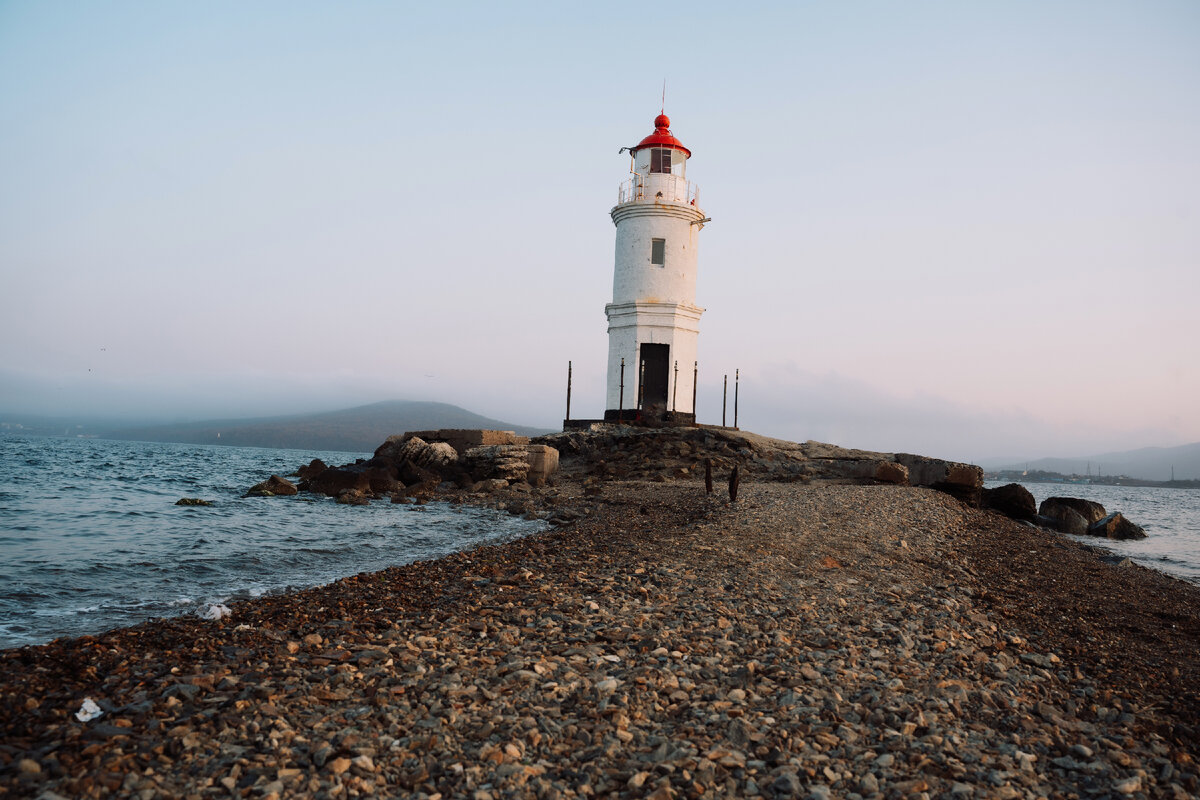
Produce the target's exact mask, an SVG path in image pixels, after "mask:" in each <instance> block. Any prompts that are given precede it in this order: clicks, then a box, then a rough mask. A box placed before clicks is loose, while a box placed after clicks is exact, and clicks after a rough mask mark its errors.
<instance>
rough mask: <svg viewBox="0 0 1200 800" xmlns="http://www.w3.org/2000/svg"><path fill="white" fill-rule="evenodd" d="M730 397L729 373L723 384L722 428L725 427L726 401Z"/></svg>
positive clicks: (726, 374)
mask: <svg viewBox="0 0 1200 800" xmlns="http://www.w3.org/2000/svg"><path fill="white" fill-rule="evenodd" d="M728 397H729V373H728V372H726V373H725V380H724V382H722V384H721V427H722V428H724V427H725V401H726V400H727V399H728Z"/></svg>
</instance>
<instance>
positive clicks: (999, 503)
mask: <svg viewBox="0 0 1200 800" xmlns="http://www.w3.org/2000/svg"><path fill="white" fill-rule="evenodd" d="M980 500H981V502H982V505H983V507H984V508H990V509H991V510H993V511H999V512H1000V513H1001V514H1003V515H1004V516H1006V517H1010V518H1012V519H1021V520H1025V521H1027V522H1032V521H1033V519H1034V517H1036V516H1037V513H1038V511H1037V501H1035V500H1034V499H1033V495H1032V494H1030V492H1029V490H1028V489H1026V488H1025V487H1024V486H1022V485H1021V484H1019V483H1009V484H1006V485H1004V486H1000V487H997V488H995V489H983V490H982V493H981V497H980Z"/></svg>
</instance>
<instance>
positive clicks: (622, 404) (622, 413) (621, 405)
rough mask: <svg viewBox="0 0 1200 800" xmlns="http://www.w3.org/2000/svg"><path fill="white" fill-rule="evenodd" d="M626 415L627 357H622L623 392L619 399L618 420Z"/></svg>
mask: <svg viewBox="0 0 1200 800" xmlns="http://www.w3.org/2000/svg"><path fill="white" fill-rule="evenodd" d="M624 416H625V359H623V358H622V359H621V394H620V395H619V397H618V399H617V422H620V421H621V420H622V419H623V418H624Z"/></svg>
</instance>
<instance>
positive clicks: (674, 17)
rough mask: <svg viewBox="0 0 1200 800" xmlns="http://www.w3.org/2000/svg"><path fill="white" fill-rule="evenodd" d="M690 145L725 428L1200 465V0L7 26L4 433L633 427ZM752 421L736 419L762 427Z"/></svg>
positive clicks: (43, 19)
mask: <svg viewBox="0 0 1200 800" xmlns="http://www.w3.org/2000/svg"><path fill="white" fill-rule="evenodd" d="M664 79H665V80H666V81H667V98H666V110H667V113H668V114H669V115H670V116H671V119H672V129H673V131H674V133H675V134H676V135H677V136H679V138H680V139H682V140H683V142H684V143H685V144H686V145H687V146H688V147H689V148H691V150H692V152H693V158H692V160H691V163H690V165H689V177H690V178H692V179H693V180H694V181H695V182H696V183H698V185H699V186H700V192H701V194H700V199H701V204H702V206H703V208H704V210H705V211H706V212H707V213H708V214H709V216H711V217H712V219H713V222H712V224H711V225H709V226H707V227H706V228H705V230H704V232H703V234H702V235H701V241H700V259H699V261H700V274H699V282H698V298H697V299H698V302H699V304H700V305H702V306H704V307H705V308H707V312H706V313H705V315H704V317H703V319H702V320H701V328H700V329H701V335H700V376H701V390H700V399H699V404H698V405H699V411H700V417H701V419H702V420H703V421H709V422H719V421H720V412H721V397H720V386H721V376H722V375H723V374H725V373H729V375H730V380H731V382H732V375H733V372H734V369H735V368H740V370H741V377H742V382H741V390H742V391H741V396H740V403H739V406H740V409H739V411H740V414H739V423H740V424H741V426H742V427H743V428H747V429H749V430H754V431H757V432H760V433H765V434H769V435H776V436H782V437H786V438H790V439H798V440H803V439H808V438H814V439H821V440H825V441H834V442H838V443H842V444H847V445H852V446H858V447H865V448H870V449H880V450H909V451H916V452H925V453H929V454H932V455H940V456H946V457H954V458H965V459H981V458H985V457H989V456H1006V455H1011V456H1018V457H1026V458H1032V457H1038V456H1042V455H1074V454H1081V453H1088V452H1100V451H1104V450H1114V449H1121V448H1124V447H1133V446H1142V445H1171V444H1179V443H1183V442H1188V441H1196V440H1200V413H1198V412H1197V409H1200V399H1198V398H1200V313H1198V311H1197V302H1198V299H1200V277H1198V274H1200V269H1198V268H1200V88H1198V87H1200V3H1196V2H1194V1H1193V0H1180V1H1179V2H1154V1H1153V0H1151V1H1148V2H1120V3H1109V2H1096V1H1095V0H1081V2H1045V1H1044V0H1040V1H1039V2H995V3H983V2H979V3H962V2H904V3H897V2H879V3H871V2H856V3H843V2H820V3H816V2H811V3H780V4H760V3H735V4H730V3H726V2H722V3H712V4H708V3H689V4H687V6H686V7H683V6H680V7H671V6H663V7H659V8H654V7H652V6H648V5H647V4H645V3H634V4H622V3H611V2H610V3H594V4H587V5H586V6H585V5H583V4H557V3H546V4H520V3H516V4H513V3H479V4H432V3H420V4H417V3H412V4H407V3H361V2H360V3H338V4H333V3H298V2H291V1H289V2H286V3H268V2H256V3H232V2H231V3H222V2H205V3H195V2H188V3H167V2H162V3H122V2H114V3H94V4H80V3H36V2H11V1H10V2H3V1H2V0H0V410H5V409H7V410H8V411H10V412H11V411H43V412H47V413H58V412H67V411H70V412H73V413H109V412H112V411H114V410H116V409H127V410H133V411H137V412H139V413H152V414H155V415H157V416H167V417H178V418H181V417H205V416H229V415H255V414H260V413H268V412H273V411H281V412H283V411H286V412H293V411H308V410H321V409H326V408H333V407H341V406H346V405H352V404H357V403H363V402H372V401H375V400H383V399H391V398H412V399H434V400H444V401H448V402H453V403H457V404H460V405H463V406H465V407H467V408H470V409H472V410H474V411H478V412H480V413H484V414H488V415H490V416H494V417H499V418H502V419H507V420H511V421H513V422H519V423H526V424H534V425H545V426H548V427H549V426H553V425H556V424H557V423H558V422H559V421H561V419H562V416H563V411H564V403H565V383H566V372H567V361H568V360H572V361H573V362H574V375H575V385H574V399H573V406H572V411H573V415H574V416H585V417H586V416H599V415H600V414H601V413H602V411H603V405H604V387H603V380H604V369H605V357H606V353H607V338H606V323H605V317H604V304H605V303H606V302H608V301H609V300H610V299H611V292H612V267H613V236H614V229H613V225H612V222H611V220H610V219H609V217H608V212H609V210H610V208H611V207H612V205H613V203H614V202H615V200H616V193H617V186H618V184H619V183H620V182H621V181H622V180H624V179H625V177H626V175H627V171H628V158H627V157H626V156H622V155H618V152H617V151H618V149H619V148H620V147H621V146H625V145H630V144H634V143H636V142H637V141H638V140H640V139H641V138H642V137H643V136H645V135H646V134H648V133H649V132H650V131H651V129H652V120H653V118H654V116H655V115H656V114H657V113H658V111H659V105H660V93H661V91H662V83H663V80H664ZM729 420H730V422H732V398H731V402H730V413H729Z"/></svg>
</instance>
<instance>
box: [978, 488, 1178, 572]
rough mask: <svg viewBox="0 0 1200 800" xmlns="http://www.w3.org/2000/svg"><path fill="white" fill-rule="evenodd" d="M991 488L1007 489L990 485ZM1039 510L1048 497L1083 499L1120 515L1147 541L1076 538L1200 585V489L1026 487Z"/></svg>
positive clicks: (1092, 537)
mask: <svg viewBox="0 0 1200 800" xmlns="http://www.w3.org/2000/svg"><path fill="white" fill-rule="evenodd" d="M985 485H986V486H987V487H988V488H989V489H994V488H995V487H997V486H1002V485H1004V482H1003V481H988V482H987V483H986V484H985ZM1021 485H1022V486H1024V487H1025V488H1026V489H1028V490H1029V492H1030V494H1032V495H1033V498H1034V500H1035V501H1037V503H1038V505H1039V506H1040V505H1041V503H1042V501H1043V500H1045V499H1046V498H1048V497H1078V498H1081V499H1083V500H1091V501H1093V502H1096V503H1099V504H1100V505H1102V506H1104V509H1105V510H1106V511H1107V512H1108V513H1110V514H1111V513H1113V512H1114V511H1119V512H1121V514H1122V515H1123V516H1124V517H1125V518H1126V519H1128V520H1129V521H1130V522H1132V523H1134V524H1135V525H1139V526H1141V527H1142V528H1143V529H1144V530H1145V531H1146V538H1145V539H1128V540H1113V539H1101V538H1097V537H1095V536H1072V537H1071V538H1072V539H1075V540H1076V541H1079V542H1084V543H1085V544H1091V545H1099V546H1101V547H1104V548H1107V549H1109V550H1111V551H1112V552H1114V553H1118V554H1120V555H1123V556H1127V557H1129V558H1130V559H1131V560H1132V561H1136V562H1137V563H1139V564H1143V565H1145V566H1147V567H1153V568H1155V569H1158V570H1161V571H1163V572H1166V573H1168V574H1170V575H1174V576H1176V577H1178V578H1183V579H1184V580H1187V581H1190V582H1192V583H1196V584H1200V489H1169V488H1165V487H1158V486H1154V487H1151V486H1103V485H1099V484H1096V485H1093V484H1076V483H1023V484H1021Z"/></svg>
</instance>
